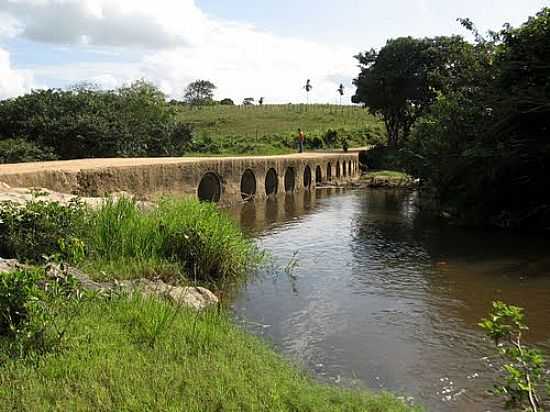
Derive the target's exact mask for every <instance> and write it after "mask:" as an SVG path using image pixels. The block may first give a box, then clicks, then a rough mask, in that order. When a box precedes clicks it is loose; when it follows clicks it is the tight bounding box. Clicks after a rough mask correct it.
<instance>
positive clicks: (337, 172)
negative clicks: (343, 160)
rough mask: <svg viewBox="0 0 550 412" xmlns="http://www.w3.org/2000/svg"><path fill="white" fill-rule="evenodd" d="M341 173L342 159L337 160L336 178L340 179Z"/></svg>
mask: <svg viewBox="0 0 550 412" xmlns="http://www.w3.org/2000/svg"><path fill="white" fill-rule="evenodd" d="M340 173H341V170H340V161H338V162H336V179H339V178H340Z"/></svg>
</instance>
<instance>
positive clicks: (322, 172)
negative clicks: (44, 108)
mask: <svg viewBox="0 0 550 412" xmlns="http://www.w3.org/2000/svg"><path fill="white" fill-rule="evenodd" d="M358 174H359V154H358V153H357V152H350V153H343V152H342V153H302V154H291V155H281V156H248V157H202V158H199V157H180V158H128V159H120V158H117V159H83V160H67V161H53V162H39V163H22V164H6V165H0V182H2V183H5V184H7V185H9V186H10V187H40V188H46V189H50V190H53V191H57V192H61V193H71V194H76V195H79V196H87V197H96V196H104V195H108V194H111V193H117V192H128V193H132V194H134V195H136V196H137V197H139V198H141V199H154V198H158V197H160V196H162V195H167V194H170V195H179V196H195V197H197V198H198V199H200V200H208V201H214V202H223V203H232V202H236V201H241V200H243V199H244V200H248V199H253V198H264V197H267V196H275V195H278V194H284V193H288V192H295V191H304V190H311V189H314V188H315V187H316V186H319V185H323V184H326V183H329V182H331V183H341V182H345V181H349V180H352V179H354V178H355V177H357V176H358Z"/></svg>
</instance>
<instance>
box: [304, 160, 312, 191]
mask: <svg viewBox="0 0 550 412" xmlns="http://www.w3.org/2000/svg"><path fill="white" fill-rule="evenodd" d="M310 187H311V168H310V167H309V165H306V167H305V168H304V188H306V189H309V188H310Z"/></svg>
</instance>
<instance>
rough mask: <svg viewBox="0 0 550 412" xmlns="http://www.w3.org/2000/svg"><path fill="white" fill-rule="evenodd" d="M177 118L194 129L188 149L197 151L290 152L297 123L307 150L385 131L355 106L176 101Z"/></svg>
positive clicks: (378, 137) (372, 139)
mask: <svg viewBox="0 0 550 412" xmlns="http://www.w3.org/2000/svg"><path fill="white" fill-rule="evenodd" d="M178 117H179V120H183V121H184V122H186V123H190V124H191V125H192V126H193V128H194V129H195V133H194V134H195V138H194V142H195V144H194V149H193V152H196V153H201V154H205V153H212V154H278V153H288V152H292V151H294V150H295V146H294V144H295V136H296V134H297V129H298V128H301V129H302V130H303V131H304V133H305V135H306V148H307V149H309V150H314V149H315V150H323V149H325V150H327V149H332V148H340V147H342V139H346V140H347V142H348V145H349V146H350V147H351V146H365V145H367V144H374V143H377V142H380V141H383V140H384V139H385V136H386V132H385V128H384V124H383V122H382V121H381V120H380V119H378V118H377V117H375V116H373V115H371V114H369V112H368V110H366V109H363V108H361V107H357V106H335V105H319V104H315V105H309V106H306V105H302V104H300V105H295V104H288V105H262V106H259V105H256V106H226V105H213V106H203V107H198V108H197V107H195V108H193V107H189V106H180V107H179V108H178Z"/></svg>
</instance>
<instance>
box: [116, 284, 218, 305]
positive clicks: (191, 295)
mask: <svg viewBox="0 0 550 412" xmlns="http://www.w3.org/2000/svg"><path fill="white" fill-rule="evenodd" d="M125 284H126V286H129V287H130V288H131V289H136V288H137V289H141V292H142V293H143V294H144V295H146V296H159V297H163V298H165V299H168V300H169V301H171V302H173V303H174V304H176V305H181V306H186V307H190V308H193V309H195V310H198V311H201V310H203V309H205V308H206V307H208V306H211V305H216V304H218V302H219V300H218V297H217V296H216V295H214V294H213V293H212V292H211V291H209V290H208V289H205V288H202V287H194V286H185V287H182V286H172V285H168V284H166V283H164V282H163V281H162V280H155V281H152V280H148V279H140V280H138V281H132V282H123V283H122V284H121V285H122V287H123V288H124V286H125Z"/></svg>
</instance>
